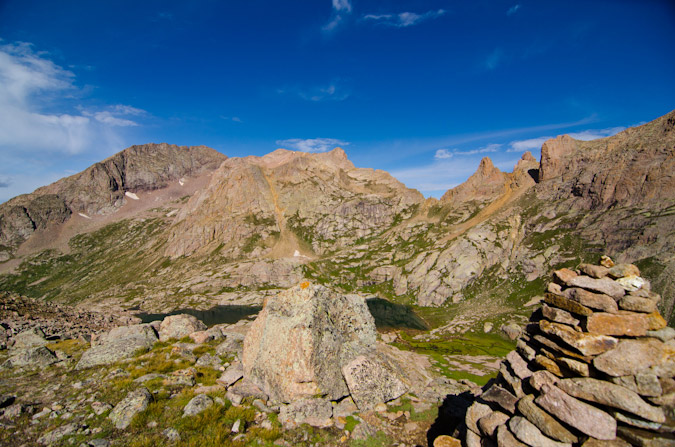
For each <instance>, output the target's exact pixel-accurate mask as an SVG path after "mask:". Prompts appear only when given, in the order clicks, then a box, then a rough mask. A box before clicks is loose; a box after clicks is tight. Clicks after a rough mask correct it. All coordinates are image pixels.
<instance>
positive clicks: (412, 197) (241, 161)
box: [166, 148, 424, 258]
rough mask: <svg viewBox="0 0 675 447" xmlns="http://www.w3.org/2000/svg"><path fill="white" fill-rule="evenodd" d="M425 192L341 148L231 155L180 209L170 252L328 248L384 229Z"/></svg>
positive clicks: (409, 211)
mask: <svg viewBox="0 0 675 447" xmlns="http://www.w3.org/2000/svg"><path fill="white" fill-rule="evenodd" d="M423 200H424V198H423V197H422V195H421V194H420V193H419V192H417V191H415V190H411V189H408V188H406V187H405V186H404V185H403V184H401V183H400V182H398V181H397V180H396V179H394V178H393V177H391V176H390V175H389V174H387V173H385V172H382V171H374V170H372V169H357V168H355V167H354V165H353V164H352V163H351V162H350V161H349V160H347V157H346V155H345V153H344V151H343V150H342V149H340V148H336V149H335V150H333V151H331V152H328V153H325V154H308V153H303V152H293V151H287V150H283V149H279V150H277V151H274V152H272V153H271V154H268V155H265V156H264V157H252V156H251V157H245V158H231V159H229V160H227V161H226V162H225V163H223V164H222V166H221V167H220V168H219V169H218V170H217V171H216V172H215V174H214V175H213V178H212V180H211V183H210V185H209V186H208V188H206V189H205V190H203V191H201V192H200V193H198V194H197V195H195V196H194V197H193V198H191V199H190V201H189V202H188V204H187V207H186V208H185V209H184V210H183V211H182V212H181V213H179V214H178V216H177V220H178V223H177V224H176V226H175V227H174V228H172V230H171V232H170V235H169V245H168V247H167V251H166V254H167V255H168V256H171V257H173V258H175V257H178V256H183V255H192V254H193V253H196V252H203V251H205V250H207V249H208V250H209V251H210V250H213V248H214V247H217V246H220V252H221V253H224V254H227V255H228V256H233V257H240V256H242V255H247V254H250V255H251V256H260V255H263V254H267V253H275V254H276V255H277V256H279V255H283V256H293V253H294V251H295V250H298V251H299V252H300V253H303V252H304V253H303V254H308V255H309V254H311V252H314V253H318V254H320V253H325V252H326V251H328V250H334V249H336V248H339V247H343V246H347V245H349V244H350V243H353V242H354V241H356V240H358V239H359V238H365V237H369V236H373V235H376V234H378V233H380V232H382V230H383V229H386V228H387V227H389V226H391V225H392V224H393V223H394V221H395V220H396V219H397V218H398V219H400V218H401V217H409V216H411V214H412V211H413V209H412V208H413V207H414V206H419V205H420V204H421V203H422V202H423ZM275 247H276V251H275Z"/></svg>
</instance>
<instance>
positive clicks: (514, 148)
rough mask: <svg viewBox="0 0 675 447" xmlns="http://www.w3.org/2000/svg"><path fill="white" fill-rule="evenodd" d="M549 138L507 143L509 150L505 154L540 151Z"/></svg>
mask: <svg viewBox="0 0 675 447" xmlns="http://www.w3.org/2000/svg"><path fill="white" fill-rule="evenodd" d="M549 138H550V137H537V138H529V139H527V140H519V141H512V142H511V143H509V148H508V149H507V150H506V151H507V152H525V151H531V150H539V149H541V145H542V144H544V141H546V140H548V139H549Z"/></svg>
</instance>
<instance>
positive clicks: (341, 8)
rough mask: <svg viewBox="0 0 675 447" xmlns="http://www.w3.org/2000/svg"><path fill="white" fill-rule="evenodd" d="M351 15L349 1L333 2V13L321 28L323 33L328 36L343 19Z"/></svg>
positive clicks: (339, 0) (337, 0)
mask: <svg viewBox="0 0 675 447" xmlns="http://www.w3.org/2000/svg"><path fill="white" fill-rule="evenodd" d="M351 13H352V2H351V0H333V12H332V14H331V19H330V21H329V22H328V23H326V24H325V25H324V26H322V27H321V30H322V31H323V32H324V33H327V34H330V33H332V32H333V31H335V30H336V29H337V28H338V27H339V26H340V24H342V23H343V22H344V21H345V18H346V17H347V16H349V15H350V14H351Z"/></svg>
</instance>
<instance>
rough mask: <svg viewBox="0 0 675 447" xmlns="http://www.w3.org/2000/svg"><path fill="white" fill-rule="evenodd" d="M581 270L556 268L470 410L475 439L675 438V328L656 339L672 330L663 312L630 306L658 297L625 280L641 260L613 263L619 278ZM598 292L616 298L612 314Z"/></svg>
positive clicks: (646, 441)
mask: <svg viewBox="0 0 675 447" xmlns="http://www.w3.org/2000/svg"><path fill="white" fill-rule="evenodd" d="M605 261H608V260H607V259H606V260H605ZM609 262H611V260H609ZM580 267H581V268H580V269H579V270H578V271H572V270H569V269H562V270H559V271H556V272H555V275H554V278H555V280H556V282H557V283H555V284H553V285H549V287H548V290H549V291H554V292H553V293H552V292H549V293H548V294H547V295H546V298H545V304H543V307H542V310H540V311H537V312H535V313H534V314H533V315H532V318H531V319H530V323H529V324H528V326H527V331H526V333H525V334H524V335H522V336H521V337H520V339H519V340H518V349H517V351H512V352H511V353H509V355H508V356H507V359H506V360H505V361H504V363H503V364H502V366H501V368H500V374H499V376H498V377H497V380H496V383H494V384H492V385H491V386H490V387H489V388H488V389H486V390H485V391H484V392H483V393H482V394H481V396H480V398H479V399H478V401H477V402H476V403H474V404H473V406H472V407H470V408H469V410H468V412H467V413H466V420H465V430H466V432H465V436H464V437H465V440H466V443H467V445H485V444H481V442H483V443H489V442H490V440H491V439H493V440H495V441H497V443H499V445H502V444H504V442H506V440H510V441H508V442H510V444H508V445H526V446H531V447H540V446H565V445H566V446H570V447H571V446H581V445H584V446H588V445H629V444H630V445H659V446H660V445H663V446H665V445H675V437H674V436H673V431H674V430H675V401H674V400H673V393H675V344H674V343H673V342H674V341H675V338H673V336H675V334H672V335H668V336H664V337H662V338H659V337H656V336H655V335H656V334H661V333H664V334H665V332H669V333H670V332H671V331H667V330H665V326H666V322H665V320H664V319H663V318H662V317H661V316H660V314H659V313H658V312H653V311H652V310H653V309H652V308H651V307H649V306H645V308H644V311H639V310H637V311H636V310H634V306H631V305H630V304H629V305H628V306H625V305H623V304H622V303H630V302H631V300H623V296H626V297H637V298H644V299H649V300H658V295H656V294H654V293H652V292H650V291H649V289H648V288H639V289H634V288H632V287H628V286H625V285H624V286H620V285H621V284H626V283H627V282H626V281H621V280H622V279H626V278H633V279H634V278H639V276H638V275H639V274H640V272H639V269H637V267H635V266H634V265H625V266H621V268H616V269H614V274H613V278H614V279H610V277H609V276H606V275H607V274H608V273H609V271H610V269H607V268H604V269H595V268H591V266H587V265H582V266H580ZM591 271H592V272H593V274H594V276H595V278H591V277H589V276H585V275H584V273H583V272H591ZM633 282H634V281H633ZM599 284H600V286H599ZM645 284H646V282H645ZM579 291H583V293H580V292H579ZM571 292H574V293H571ZM603 292H607V293H609V295H605V294H602V293H603ZM586 293H591V294H595V295H594V298H593V299H592V300H589V299H586V298H585V296H586V295H585V294H586ZM598 297H606V299H607V300H612V301H614V302H615V308H613V309H610V311H611V313H608V312H606V310H607V309H606V305H605V304H604V301H602V300H600V299H598ZM616 303H618V306H617V305H616ZM547 309H548V310H547ZM552 310H553V311H552ZM605 315H606V316H610V317H611V318H610V319H609V320H606V321H605V320H599V321H598V320H596V318H597V317H599V316H605ZM660 331H661V332H660ZM652 334H654V335H652ZM495 414H499V415H502V414H505V415H507V417H506V418H503V417H502V418H496V417H495ZM493 419H498V420H499V422H498V424H497V425H498V427H497V428H495V427H494V426H493V424H490V421H491V420H493ZM481 439H483V440H484V441H481Z"/></svg>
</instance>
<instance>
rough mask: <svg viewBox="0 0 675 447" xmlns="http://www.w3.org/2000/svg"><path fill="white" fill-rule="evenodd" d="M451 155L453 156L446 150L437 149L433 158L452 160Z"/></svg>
mask: <svg viewBox="0 0 675 447" xmlns="http://www.w3.org/2000/svg"><path fill="white" fill-rule="evenodd" d="M453 155H454V154H453V153H452V152H451V151H449V150H448V149H438V150H437V151H436V154H435V155H434V158H435V159H436V160H445V159H446V158H452V157H453Z"/></svg>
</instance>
